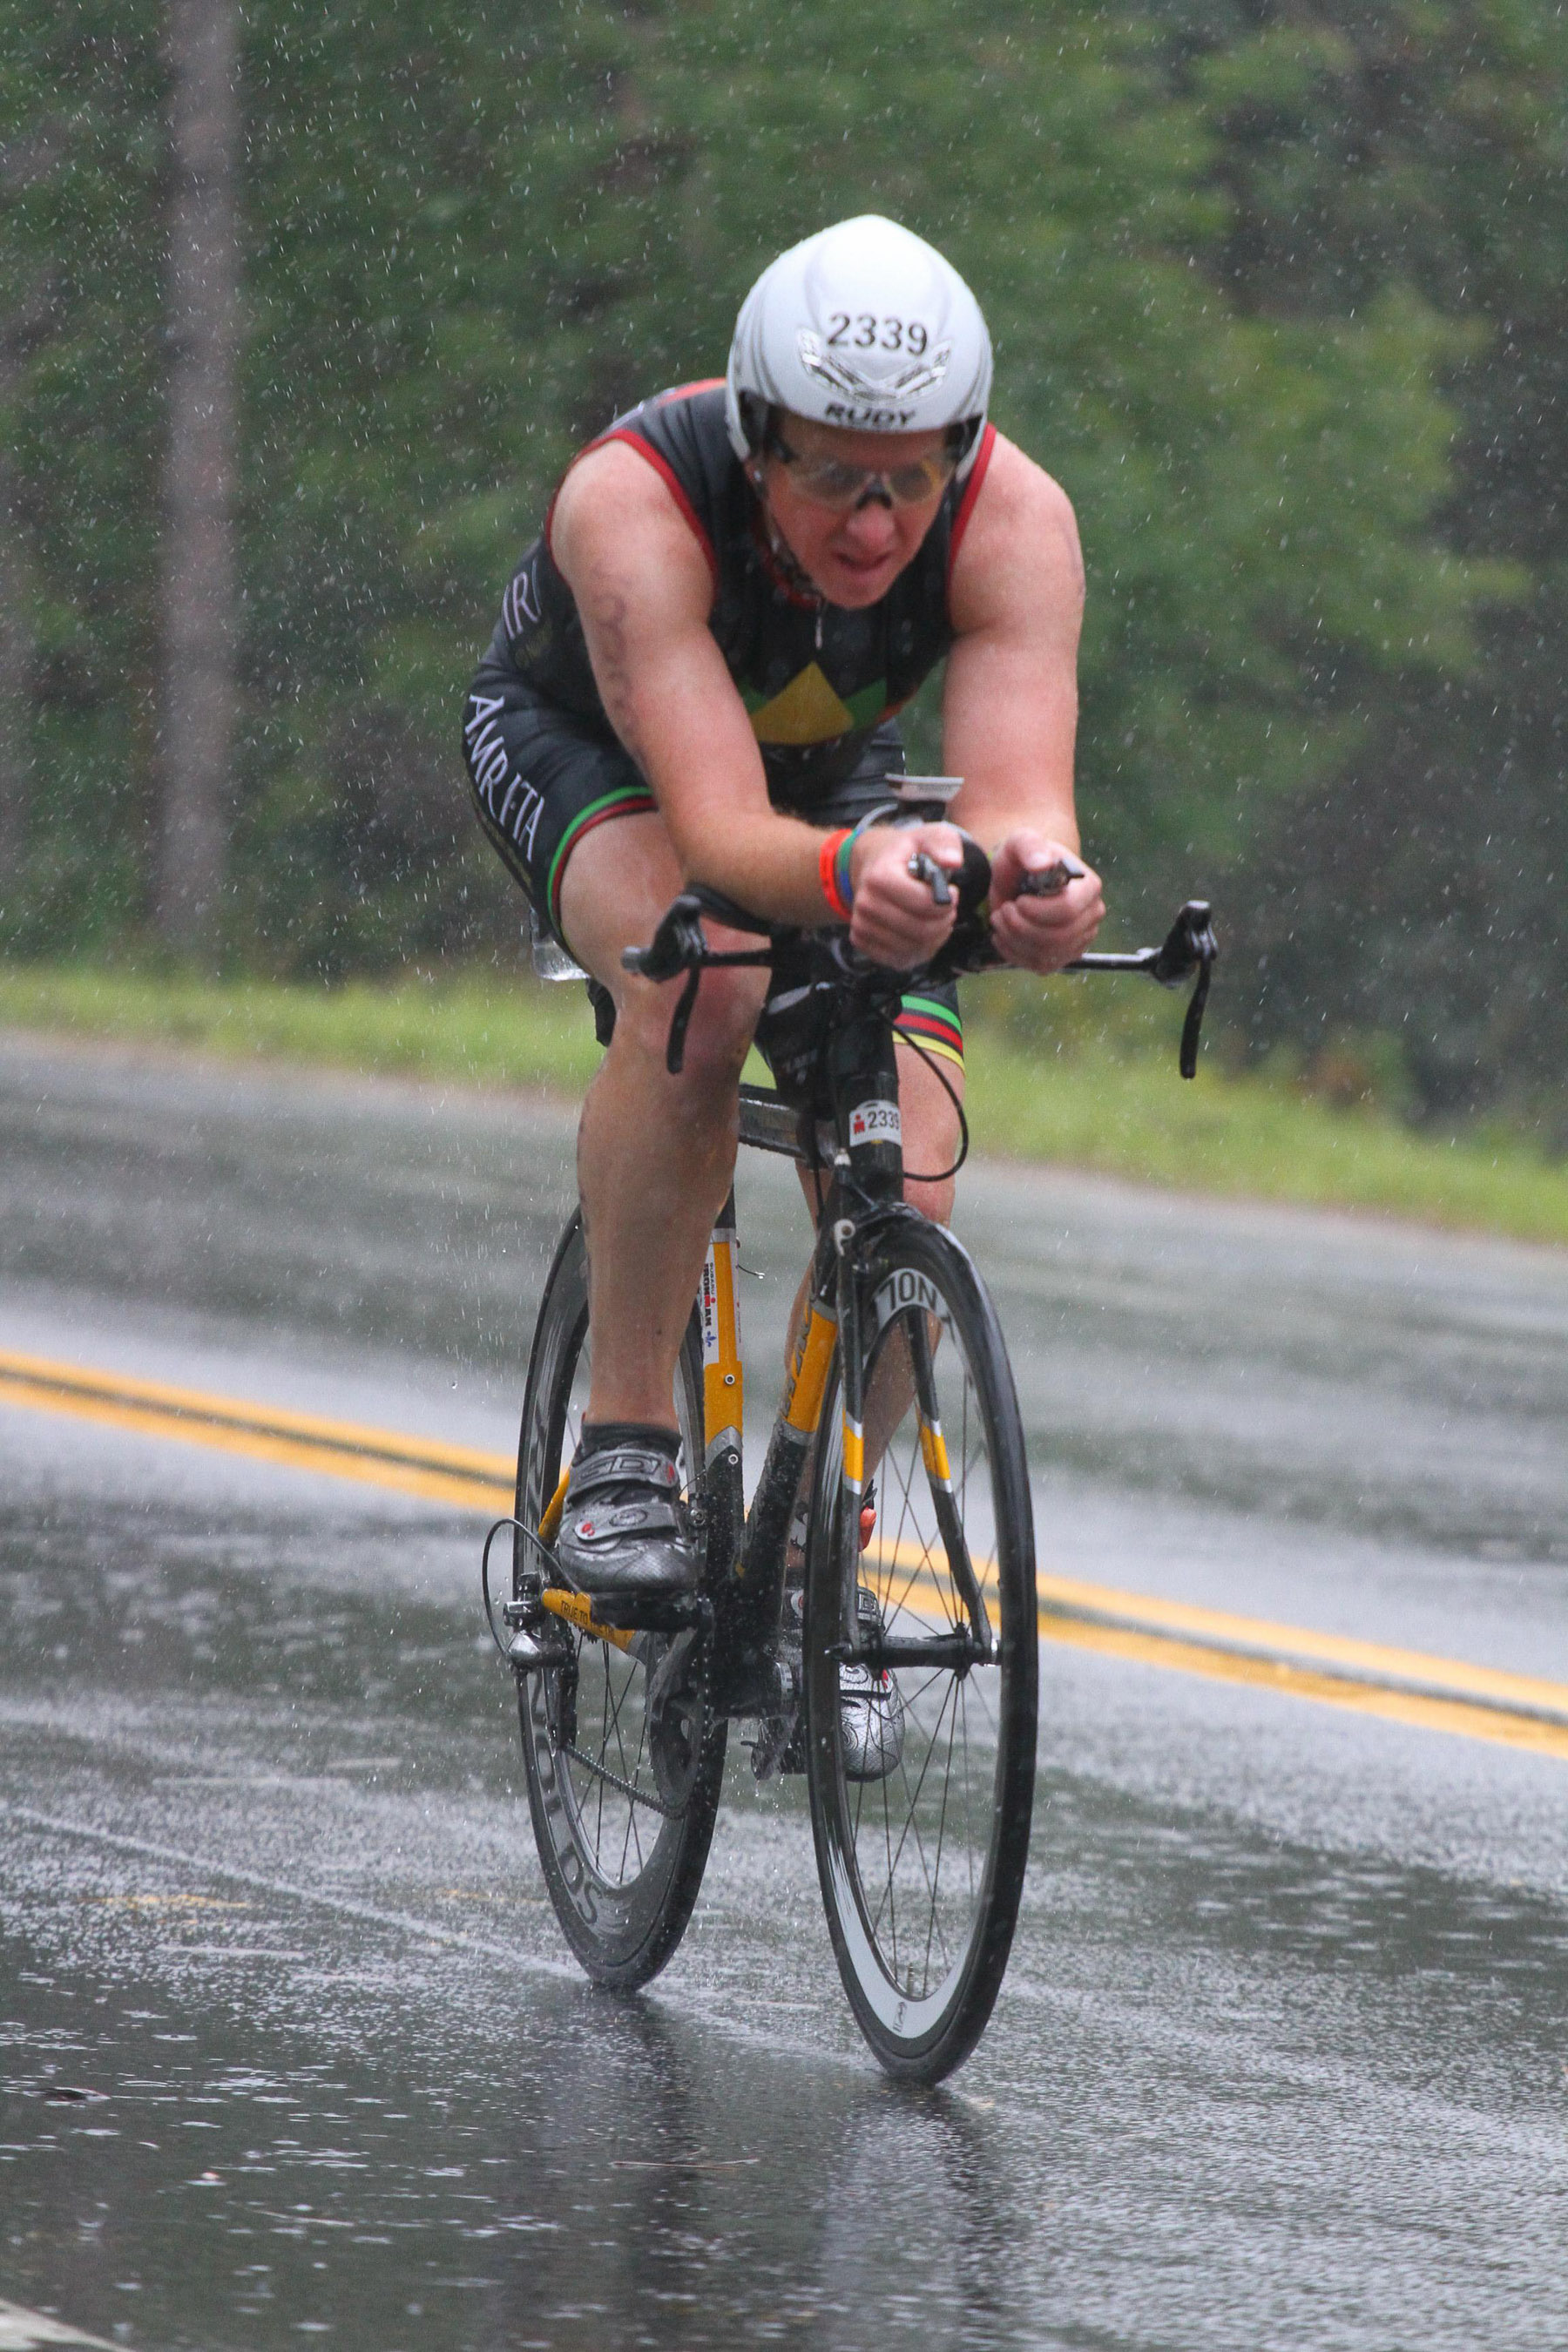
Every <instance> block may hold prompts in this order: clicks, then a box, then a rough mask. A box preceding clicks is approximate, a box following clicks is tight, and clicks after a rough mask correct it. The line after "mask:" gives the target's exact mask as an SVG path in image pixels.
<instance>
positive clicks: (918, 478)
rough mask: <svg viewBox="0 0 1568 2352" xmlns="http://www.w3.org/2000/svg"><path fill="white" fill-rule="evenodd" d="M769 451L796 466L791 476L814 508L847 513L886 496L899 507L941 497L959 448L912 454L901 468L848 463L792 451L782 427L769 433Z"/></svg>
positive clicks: (914, 505) (782, 462)
mask: <svg viewBox="0 0 1568 2352" xmlns="http://www.w3.org/2000/svg"><path fill="white" fill-rule="evenodd" d="M767 447H768V453H769V455H770V456H771V457H777V458H778V459H779V461H780V463H781V464H783V465H785V466H787V467H789V469H790V479H791V481H792V482H793V483H794V484H795V488H796V489H797V490H798V491H799V493H800V495H801V497H802V498H803V499H810V501H811V503H812V505H813V506H816V507H832V508H834V509H837V510H838V511H840V512H847V510H848V509H850V508H851V507H858V506H859V505H860V504H861V502H862V500H863V499H868V498H885V499H887V500H888V501H889V504H890V505H892V506H896V507H918V506H919V505H920V504H921V500H922V499H933V498H937V497H940V495H941V494H942V491H943V490H945V489H946V488H947V486H948V484H949V482H951V481H952V478H953V476H954V474H955V473H956V472H957V471H958V456H959V453H958V451H957V450H955V449H945V448H944V449H935V450H933V451H932V452H931V456H930V457H915V458H906V460H905V461H904V463H903V464H902V465H900V466H885V467H880V468H879V467H873V466H847V465H846V464H845V463H844V461H843V459H842V458H841V457H806V456H803V454H802V453H801V451H800V450H798V449H792V448H791V447H790V446H789V444H788V442H787V441H786V440H785V439H784V436H783V435H782V434H781V433H779V432H777V431H776V430H775V431H774V432H773V433H771V434H770V435H769V436H768V442H767Z"/></svg>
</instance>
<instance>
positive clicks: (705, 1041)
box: [616, 971, 767, 1091]
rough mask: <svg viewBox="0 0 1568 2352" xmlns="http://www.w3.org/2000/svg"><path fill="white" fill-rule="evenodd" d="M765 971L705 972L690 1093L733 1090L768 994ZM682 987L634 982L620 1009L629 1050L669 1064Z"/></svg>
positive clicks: (691, 1045) (689, 1041)
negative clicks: (667, 1058) (711, 1088)
mask: <svg viewBox="0 0 1568 2352" xmlns="http://www.w3.org/2000/svg"><path fill="white" fill-rule="evenodd" d="M766 988H767V975H766V973H765V972H763V971H705V972H704V973H703V975H702V984H701V986H700V989H699V990H698V992H697V1002H696V1003H695V1004H694V1005H693V1006H692V1008H691V1019H690V1021H689V1024H688V1027H687V1031H686V1054H685V1064H684V1068H683V1071H682V1078H683V1081H684V1083H685V1085H686V1087H688V1089H689V1090H694V1091H700V1090H701V1089H703V1088H704V1087H709V1086H726V1087H727V1086H731V1085H732V1084H733V1083H734V1081H735V1079H736V1077H737V1076H739V1075H740V1070H741V1065H742V1063H743V1062H744V1060H745V1058H746V1054H747V1050H748V1048H749V1047H750V1045H751V1043H752V1034H753V1032H754V1031H755V1029H756V1025H757V1016H758V1014H759V1013H761V1011H762V1007H763V996H764V994H765V992H766ZM679 1001H680V990H679V985H678V984H677V983H676V982H665V983H664V984H663V985H662V986H659V987H653V986H651V985H649V984H648V983H647V982H633V983H632V984H631V985H630V986H628V987H627V988H626V990H625V991H624V992H623V993H622V996H621V1001H620V1003H619V1004H618V1006H617V1008H616V1036H617V1038H620V1037H622V1035H623V1033H624V1039H625V1045H626V1046H627V1047H631V1048H634V1049H635V1050H636V1051H637V1052H638V1053H642V1054H647V1055H651V1056H653V1057H654V1058H656V1059H657V1060H658V1061H659V1062H661V1063H662V1061H663V1060H664V1055H665V1047H666V1045H667V1044H668V1038H669V1024H670V1022H671V1020H672V1018H673V1017H674V1013H675V1008H676V1006H677V1004H678V1003H679Z"/></svg>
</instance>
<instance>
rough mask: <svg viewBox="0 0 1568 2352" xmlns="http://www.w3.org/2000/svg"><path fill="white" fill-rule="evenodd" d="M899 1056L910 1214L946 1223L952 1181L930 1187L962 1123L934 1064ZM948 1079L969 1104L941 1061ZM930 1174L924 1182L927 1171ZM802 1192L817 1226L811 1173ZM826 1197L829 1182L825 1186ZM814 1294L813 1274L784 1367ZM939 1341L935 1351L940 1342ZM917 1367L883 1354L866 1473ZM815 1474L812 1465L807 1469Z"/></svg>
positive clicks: (902, 1350)
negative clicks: (909, 1173) (913, 1210)
mask: <svg viewBox="0 0 1568 2352" xmlns="http://www.w3.org/2000/svg"><path fill="white" fill-rule="evenodd" d="M894 1042H895V1045H896V1046H897V1049H898V1056H899V1105H900V1111H901V1113H902V1118H903V1130H904V1146H903V1149H904V1160H905V1164H906V1165H907V1166H908V1167H910V1168H911V1169H912V1170H913V1171H915V1172H914V1174H913V1175H912V1176H906V1177H905V1179H904V1198H905V1200H906V1201H908V1202H910V1206H911V1207H912V1208H916V1209H919V1210H920V1212H921V1215H922V1216H926V1217H930V1218H931V1220H932V1222H933V1223H937V1224H945V1223H947V1220H948V1218H949V1217H950V1216H951V1215H952V1197H953V1193H954V1191H955V1190H956V1185H955V1181H954V1179H953V1178H952V1177H951V1176H945V1177H942V1178H941V1179H940V1181H936V1182H932V1181H930V1179H931V1177H932V1176H934V1175H935V1174H936V1172H937V1171H939V1170H941V1169H943V1168H951V1167H952V1163H953V1161H954V1160H956V1159H957V1157H958V1142H959V1132H958V1118H957V1114H956V1113H955V1111H954V1109H953V1107H952V1100H951V1099H950V1097H948V1095H947V1094H946V1092H945V1091H944V1089H943V1087H942V1079H940V1078H938V1076H936V1073H935V1071H934V1070H933V1069H932V1068H931V1063H930V1062H929V1061H927V1060H925V1059H924V1058H923V1056H922V1055H920V1054H918V1053H917V1052H916V1051H915V1049H914V1047H913V1046H912V1045H906V1044H905V1043H904V1041H903V1039H902V1038H901V1037H900V1038H897V1039H895V1041H894ZM942 1077H944V1078H945V1079H946V1080H947V1082H948V1085H949V1086H951V1087H952V1091H953V1093H954V1094H955V1095H956V1096H957V1097H958V1099H959V1101H960V1102H962V1101H963V1071H962V1069H960V1068H959V1066H958V1065H957V1064H956V1063H955V1062H950V1061H948V1060H946V1059H945V1057H944V1058H943V1059H942ZM922 1170H924V1171H926V1178H925V1180H924V1181H922V1179H921V1171H922ZM800 1181H801V1188H802V1190H803V1191H804V1192H805V1202H806V1206H807V1208H808V1209H809V1210H810V1211H811V1214H812V1221H813V1223H816V1219H817V1217H818V1215H819V1214H820V1210H821V1200H820V1198H819V1196H818V1193H817V1190H816V1183H817V1180H816V1178H814V1176H813V1174H812V1171H811V1170H810V1169H807V1168H803V1169H802V1170H801V1171H800ZM822 1190H823V1193H824V1195H825V1194H826V1179H825V1178H824V1179H823V1180H822ZM810 1287H811V1274H810V1269H809V1268H808V1269H807V1270H806V1273H805V1276H803V1277H802V1280H801V1285H800V1288H799V1289H798V1290H797V1291H796V1292H795V1304H794V1306H793V1307H791V1309H790V1318H789V1337H788V1339H787V1340H786V1342H785V1346H784V1363H785V1366H786V1368H787V1367H788V1366H789V1365H790V1364H792V1363H793V1362H794V1360H795V1345H796V1342H797V1340H798V1339H799V1336H800V1327H801V1323H802V1321H803V1320H804V1318H805V1307H806V1299H807V1296H808V1294H809V1291H810ZM938 1336H939V1335H937V1334H933V1336H932V1346H933V1348H934V1347H935V1345H936V1341H937V1337H938ZM914 1392H915V1376H914V1367H913V1365H912V1364H911V1363H910V1353H909V1347H908V1343H907V1342H906V1341H904V1340H903V1339H902V1338H901V1336H900V1335H895V1337H894V1339H893V1340H892V1341H891V1343H890V1344H889V1346H887V1347H886V1348H884V1349H883V1350H882V1352H881V1354H880V1356H879V1358H878V1360H877V1367H876V1370H874V1371H873V1373H872V1375H871V1384H870V1387H869V1389H868V1391H867V1395H866V1400H865V1410H864V1416H863V1424H862V1425H863V1427H864V1429H865V1432H866V1468H867V1474H868V1475H874V1474H875V1471H876V1468H877V1465H878V1464H879V1462H880V1461H881V1459H882V1456H883V1454H885V1453H886V1452H887V1450H888V1445H889V1440H890V1439H891V1437H892V1434H893V1432H894V1431H895V1430H896V1429H897V1428H898V1426H899V1423H900V1421H902V1419H903V1417H904V1415H905V1413H906V1412H908V1411H909V1409H910V1404H911V1403H912V1402H913V1400H914ZM808 1472H809V1465H808Z"/></svg>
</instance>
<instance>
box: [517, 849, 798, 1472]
mask: <svg viewBox="0 0 1568 2352" xmlns="http://www.w3.org/2000/svg"><path fill="white" fill-rule="evenodd" d="M681 887H683V884H682V877H681V873H680V869H679V866H678V865H677V863H676V859H675V854H674V851H673V850H672V849H671V847H670V845H669V840H668V835H667V834H666V833H665V829H664V824H663V822H662V820H661V819H660V818H659V817H658V816H655V815H651V814H649V815H641V816H628V817H618V818H616V821H615V822H614V823H613V824H603V825H600V826H598V827H597V828H596V829H595V831H594V832H592V833H590V834H588V835H586V836H585V838H584V839H583V840H582V841H581V842H579V844H578V845H577V847H576V848H575V849H574V852H573V854H572V857H571V860H570V862H569V863H568V865H567V867H566V872H565V876H564V877H563V883H562V888H561V922H562V929H563V931H564V932H565V935H566V937H567V939H568V940H570V942H571V945H572V951H573V953H574V955H575V956H576V958H577V960H578V961H579V962H580V963H582V964H584V965H585V966H586V967H587V969H588V970H589V971H591V972H592V973H593V974H594V976H595V979H596V980H599V981H602V982H603V983H604V985H605V987H606V988H607V989H608V990H609V991H610V993H611V994H612V996H613V997H614V998H615V1000H616V1034H615V1038H614V1042H613V1043H612V1044H611V1045H610V1047H609V1050H608V1052H607V1053H606V1054H605V1059H604V1062H603V1064H602V1065H601V1066H600V1069H599V1071H598V1074H597V1076H595V1080H594V1083H593V1085H592V1086H591V1087H589V1089H588V1097H587V1100H586V1101H585V1102H584V1106H583V1118H582V1123H581V1125H580V1127H579V1129H578V1133H577V1181H578V1187H579V1191H580V1194H581V1197H582V1202H583V1214H584V1223H585V1225H586V1228H587V1234H588V1245H589V1252H590V1258H589V1319H590V1328H591V1330H592V1335H593V1343H594V1357H593V1374H592V1388H591V1393H590V1396H589V1401H588V1417H589V1418H590V1419H591V1420H594V1421H633V1422H644V1423H650V1424H657V1425H658V1426H660V1427H662V1428H667V1429H668V1428H672V1427H673V1426H674V1420H675V1415H674V1409H673V1406H672V1403H671V1390H672V1386H673V1382H674V1378H675V1363H676V1357H677V1355H678V1353H679V1347H680V1341H681V1337H682V1334H683V1333H684V1331H685V1329H686V1324H687V1318H689V1315H690V1312H691V1301H692V1298H693V1297H694V1296H695V1294H696V1290H697V1284H698V1280H699V1277H700V1274H701V1271H702V1261H703V1258H704V1256H705V1255H706V1253H707V1248H708V1242H709V1236H710V1234H711V1232H712V1228H713V1220H714V1218H715V1217H716V1216H717V1215H718V1213H719V1212H720V1210H721V1208H722V1207H723V1205H724V1196H725V1194H726V1192H728V1191H729V1188H730V1182H731V1177H732V1175H733V1172H734V1165H735V1137H736V1104H737V1086H738V1082H739V1078H740V1074H741V1066H742V1062H743V1061H744V1060H745V1057H746V1048H747V1046H748V1045H750V1043H751V1038H752V1030H753V1029H754V1028H755V1026H756V1020H757V1014H758V1012H759V1010H760V1009H761V1005H762V1001H763V993H764V991H765V988H766V982H767V975H766V973H765V971H710V972H705V973H704V975H703V979H702V985H701V988H700V991H699V993H698V998H697V1003H696V1007H695V1009H694V1011H693V1013H692V1016H691V1025H690V1028H689V1031H688V1033H687V1040H686V1066H685V1069H684V1070H683V1072H682V1073H681V1075H680V1076H679V1077H671V1076H669V1074H668V1071H667V1070H666V1068H665V1066H664V1055H665V1044H666V1040H667V1039H668V1034H669V1020H670V1015H671V1013H673V1012H674V1010H675V1007H676V1003H677V1002H678V1000H679V992H680V988H681V985H682V984H683V983H681V982H666V983H664V984H662V985H658V986H656V985H654V984H653V983H652V982H648V981H644V980H638V979H636V978H634V976H633V975H632V974H631V973H630V972H627V971H623V970H622V969H621V950H622V949H623V948H624V947H644V946H646V945H647V941H648V940H650V939H651V938H652V937H653V933H654V929H655V926H656V925H657V924H658V919H659V917H660V916H661V915H662V914H663V913H664V910H665V908H667V907H668V904H669V902H670V900H671V899H672V898H675V897H676V895H677V893H678V892H679V890H680V889H681ZM707 929H708V935H709V938H710V940H711V941H712V943H713V945H714V946H715V947H727V946H734V947H754V946H755V945H756V944H757V943H756V941H755V940H754V939H751V938H744V939H743V938H742V937H741V936H740V935H739V934H731V933H728V932H725V931H723V929H721V926H719V925H716V924H713V923H710V924H709V925H708V926H707Z"/></svg>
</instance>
